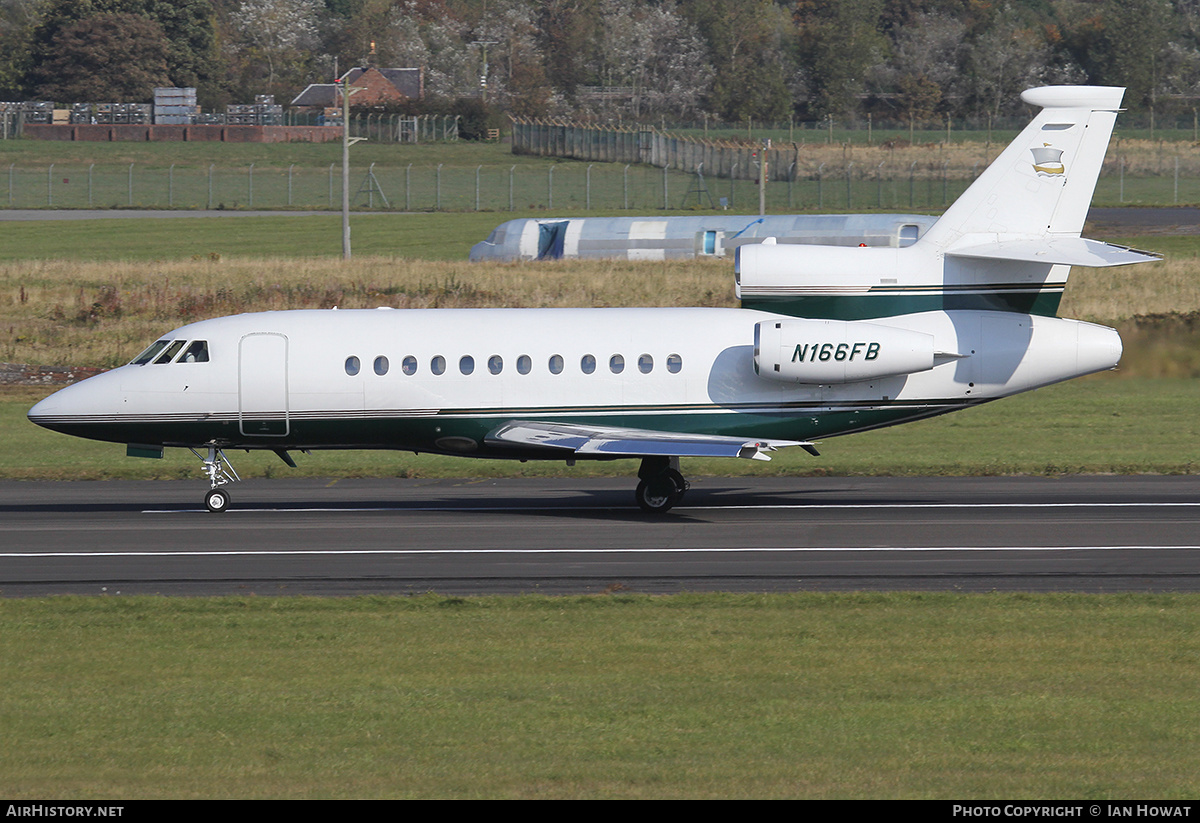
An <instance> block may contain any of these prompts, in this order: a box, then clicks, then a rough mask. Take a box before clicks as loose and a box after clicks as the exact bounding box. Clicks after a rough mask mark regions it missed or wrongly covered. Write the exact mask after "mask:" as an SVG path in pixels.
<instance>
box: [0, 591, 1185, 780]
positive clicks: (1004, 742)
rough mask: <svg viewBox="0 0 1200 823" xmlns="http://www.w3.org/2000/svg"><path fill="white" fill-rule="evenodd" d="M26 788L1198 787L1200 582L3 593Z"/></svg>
mask: <svg viewBox="0 0 1200 823" xmlns="http://www.w3.org/2000/svg"><path fill="white" fill-rule="evenodd" d="M0 625H2V626H3V631H0V655H2V656H3V659H4V660H5V661H6V665H5V666H4V667H3V668H2V669H0V722H3V725H4V729H5V740H6V745H5V746H4V747H3V750H2V751H0V782H2V784H3V786H4V790H5V796H6V797H8V798H9V799H10V800H19V799H39V800H40V799H45V798H48V797H51V798H54V799H56V800H68V799H93V800H95V799H102V798H119V799H133V798H384V797H391V798H485V797H486V798H514V799H515V798H682V797H688V798H752V797H756V798H766V797H791V798H809V799H816V798H944V799H951V798H953V799H968V798H969V799H972V800H989V799H1009V800H1013V799H1018V798H1019V799H1039V798H1060V799H1073V800H1078V799H1089V800H1101V799H1130V798H1134V797H1136V798H1153V799H1155V800H1170V799H1181V800H1186V799H1190V798H1194V797H1195V796H1196V794H1197V792H1200V778H1198V777H1197V775H1200V725H1198V724H1197V723H1196V722H1195V720H1196V717H1197V713H1198V711H1200V702H1198V698H1197V695H1196V690H1195V683H1196V679H1197V677H1198V676H1200V669H1198V667H1197V661H1198V660H1200V599H1198V598H1196V597H1194V596H1171V595H1160V596H1151V595H1092V596H1088V597H1083V596H1062V595H1048V596H1038V597H1033V596H1022V595H997V594H993V595H975V596H963V595H953V594H844V595H812V594H795V595H771V596H756V595H704V596H693V595H677V596H672V597H645V596H625V595H621V594H609V595H601V596H590V597H575V598H572V597H564V598H548V597H517V598H470V599H461V598H446V597H438V596H435V595H428V596H422V597H416V598H350V599H310V598H274V597H272V598H254V597H244V598H222V599H210V600H181V599H176V598H170V599H165V598H115V597H109V598H55V599H43V600H0Z"/></svg>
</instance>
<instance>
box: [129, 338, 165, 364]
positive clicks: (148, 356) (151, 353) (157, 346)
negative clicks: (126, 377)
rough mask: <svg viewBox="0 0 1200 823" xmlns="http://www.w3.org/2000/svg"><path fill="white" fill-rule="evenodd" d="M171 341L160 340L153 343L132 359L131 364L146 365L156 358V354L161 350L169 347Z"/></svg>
mask: <svg viewBox="0 0 1200 823" xmlns="http://www.w3.org/2000/svg"><path fill="white" fill-rule="evenodd" d="M170 342H171V341H170V340H158V341H156V342H154V343H151V344H150V348H148V349H146V350H145V351H144V352H142V353H141V354H139V355H138V356H137V357H135V358H134V359H133V360H132V361H130V365H133V366H144V365H146V364H147V363H149V362H150V361H151V360H153V359H154V357H155V355H157V354H158V353H159V352H160V351H162V350H163V349H165V348H166V347H167V344H168V343H170Z"/></svg>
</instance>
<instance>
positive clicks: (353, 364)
mask: <svg viewBox="0 0 1200 823" xmlns="http://www.w3.org/2000/svg"><path fill="white" fill-rule="evenodd" d="M360 368H362V363H361V362H360V361H359V359H358V358H357V357H355V356H354V355H350V356H349V357H347V358H346V374H348V375H350V376H351V377H353V376H354V375H356V374H358V370H359V369H360Z"/></svg>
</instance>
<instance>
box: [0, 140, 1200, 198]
mask: <svg viewBox="0 0 1200 823" xmlns="http://www.w3.org/2000/svg"><path fill="white" fill-rule="evenodd" d="M984 168H986V163H984V162H982V161H976V162H973V163H971V164H969V165H967V164H965V163H951V162H949V161H942V162H938V161H936V160H930V161H926V162H916V161H913V162H908V163H904V164H889V163H887V162H880V163H873V162H863V161H858V162H855V161H838V162H835V161H825V162H817V161H816V160H805V161H804V162H803V164H802V166H801V167H800V168H796V167H795V166H792V167H791V168H790V169H788V174H787V175H785V179H775V180H772V181H771V182H769V183H768V184H767V191H766V208H767V209H768V210H769V211H773V212H780V211H787V210H796V209H813V208H816V209H832V210H840V209H862V210H869V209H886V210H907V209H940V208H942V207H944V206H946V205H948V204H949V203H951V202H953V201H954V200H955V198H957V197H958V196H959V195H960V194H961V193H962V192H963V191H964V190H965V189H966V187H967V186H969V185H970V184H971V182H972V181H973V180H974V179H975V177H977V176H978V175H979V174H980V173H981V172H982V171H983V169H984ZM341 191H342V179H341V166H340V165H330V166H328V167H323V168H313V167H310V166H287V167H275V166H264V165H251V166H248V167H244V168H229V167H219V166H215V165H210V166H205V167H199V168H197V167H194V166H186V167H185V166H181V165H174V166H170V167H167V168H162V167H159V166H150V165H140V164H137V163H131V164H128V165H123V166H112V165H100V164H94V165H87V166H80V165H73V164H67V163H64V164H58V163H55V164H51V165H50V166H48V167H41V168H31V167H25V166H18V165H16V164H12V165H10V166H8V168H7V169H4V168H2V167H0V207H8V208H14V209H34V208H58V209H78V208H93V209H109V208H144V209H285V208H294V209H317V210H325V209H337V208H340V206H341ZM350 191H351V195H352V199H351V203H352V205H353V207H354V208H356V209H373V210H393V211H497V212H503V211H517V210H520V211H528V210H545V211H589V210H591V211H615V210H625V209H630V210H639V211H647V210H660V209H736V210H739V211H754V212H756V211H757V210H758V204H759V192H758V185H757V183H756V181H754V180H746V179H740V178H737V177H732V178H731V177H726V178H717V177H709V176H707V175H706V174H705V173H704V169H703V167H700V169H699V171H696V170H695V169H693V170H692V171H690V172H684V171H680V170H677V169H675V168H667V169H662V168H655V167H653V166H649V165H635V164H619V163H581V162H565V163H554V164H549V165H545V166H541V165H528V164H524V165H511V166H495V165H481V166H476V167H473V168H472V167H467V168H464V167H461V166H453V167H447V166H443V165H438V166H428V165H421V166H418V165H415V164H410V165H407V166H387V167H384V166H378V165H374V166H371V167H369V168H352V170H351V177H350ZM1095 202H1097V203H1103V204H1105V205H1116V204H1120V203H1131V204H1160V205H1171V204H1177V203H1197V202H1200V158H1198V157H1197V156H1196V153H1195V152H1194V151H1189V153H1188V154H1187V155H1176V156H1170V155H1168V156H1166V157H1164V158H1160V159H1159V162H1157V163H1134V162H1128V161H1127V160H1126V159H1125V158H1124V157H1120V156H1118V157H1115V158H1110V159H1109V161H1107V162H1106V163H1105V166H1104V170H1103V172H1102V174H1101V177H1100V182H1099V185H1098V187H1097V192H1096V197H1095Z"/></svg>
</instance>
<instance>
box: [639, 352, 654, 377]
mask: <svg viewBox="0 0 1200 823" xmlns="http://www.w3.org/2000/svg"><path fill="white" fill-rule="evenodd" d="M638 371H640V372H641V373H642V374H649V373H650V372H652V371H654V358H653V357H651V356H650V355H648V354H643V355H641V356H640V357H638Z"/></svg>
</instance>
